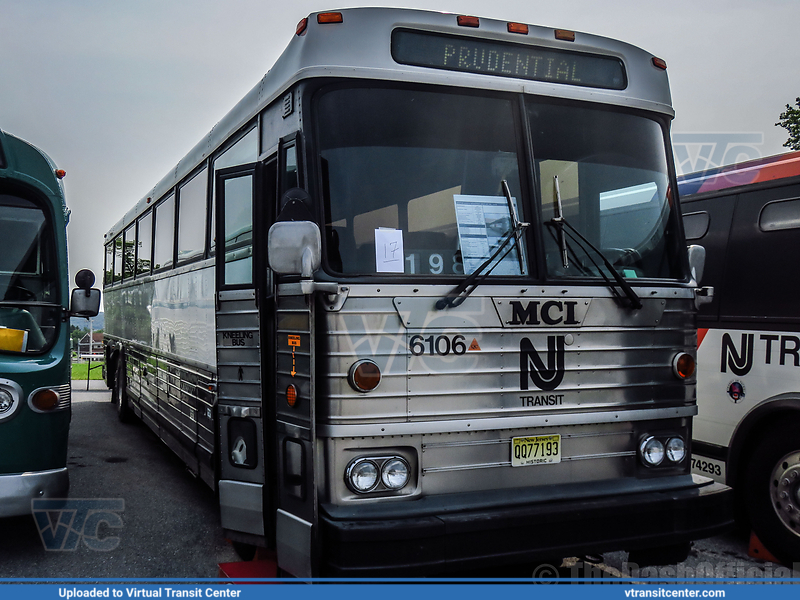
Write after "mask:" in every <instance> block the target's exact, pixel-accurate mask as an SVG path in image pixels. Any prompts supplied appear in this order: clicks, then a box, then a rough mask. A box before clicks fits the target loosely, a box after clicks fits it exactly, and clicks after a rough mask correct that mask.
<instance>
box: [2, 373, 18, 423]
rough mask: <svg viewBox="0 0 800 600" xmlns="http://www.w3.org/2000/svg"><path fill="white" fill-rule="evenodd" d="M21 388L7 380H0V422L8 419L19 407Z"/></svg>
mask: <svg viewBox="0 0 800 600" xmlns="http://www.w3.org/2000/svg"><path fill="white" fill-rule="evenodd" d="M21 398H22V388H21V387H20V386H19V384H18V383H16V382H14V381H11V380H9V379H0V421H4V420H6V419H10V418H11V417H12V416H14V414H15V413H16V412H17V409H18V408H19V407H20V399H21Z"/></svg>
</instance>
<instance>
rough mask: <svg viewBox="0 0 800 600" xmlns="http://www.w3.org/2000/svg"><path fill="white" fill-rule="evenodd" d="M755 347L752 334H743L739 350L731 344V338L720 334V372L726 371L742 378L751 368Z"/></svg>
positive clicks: (725, 334)
mask: <svg viewBox="0 0 800 600" xmlns="http://www.w3.org/2000/svg"><path fill="white" fill-rule="evenodd" d="M754 347H755V336H754V335H753V334H752V333H743V334H742V341H741V343H740V344H739V348H737V347H736V345H735V344H734V343H733V340H732V339H731V336H730V335H729V334H727V333H724V334H722V364H721V365H720V372H722V373H727V372H728V369H730V370H731V372H732V373H734V374H735V375H738V376H739V377H742V376H744V375H747V374H748V373H749V372H750V369H752V368H753V349H754Z"/></svg>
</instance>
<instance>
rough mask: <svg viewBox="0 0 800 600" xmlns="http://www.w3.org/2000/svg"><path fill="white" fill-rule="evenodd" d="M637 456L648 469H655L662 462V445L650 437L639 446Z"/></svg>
mask: <svg viewBox="0 0 800 600" xmlns="http://www.w3.org/2000/svg"><path fill="white" fill-rule="evenodd" d="M639 456H640V457H641V459H642V462H643V463H644V464H646V465H647V466H648V467H656V466H658V465H660V464H661V461H663V460H664V444H662V443H661V442H660V441H659V440H657V439H656V438H655V437H653V436H652V435H651V436H650V437H647V438H645V439H643V440H642V443H641V444H639Z"/></svg>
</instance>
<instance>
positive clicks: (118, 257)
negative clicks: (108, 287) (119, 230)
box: [114, 234, 122, 281]
mask: <svg viewBox="0 0 800 600" xmlns="http://www.w3.org/2000/svg"><path fill="white" fill-rule="evenodd" d="M114 281H122V234H119V235H118V236H117V237H115V238H114Z"/></svg>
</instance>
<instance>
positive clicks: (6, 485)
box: [0, 467, 69, 517]
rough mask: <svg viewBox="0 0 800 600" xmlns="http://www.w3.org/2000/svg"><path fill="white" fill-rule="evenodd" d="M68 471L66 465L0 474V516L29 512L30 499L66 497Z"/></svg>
mask: <svg viewBox="0 0 800 600" xmlns="http://www.w3.org/2000/svg"><path fill="white" fill-rule="evenodd" d="M68 491H69V473H67V469H66V467H64V468H63V469H53V470H52V471H35V472H32V473H18V474H16V475H0V517H16V516H21V515H29V514H31V500H35V499H38V498H66V497H67V492H68Z"/></svg>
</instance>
